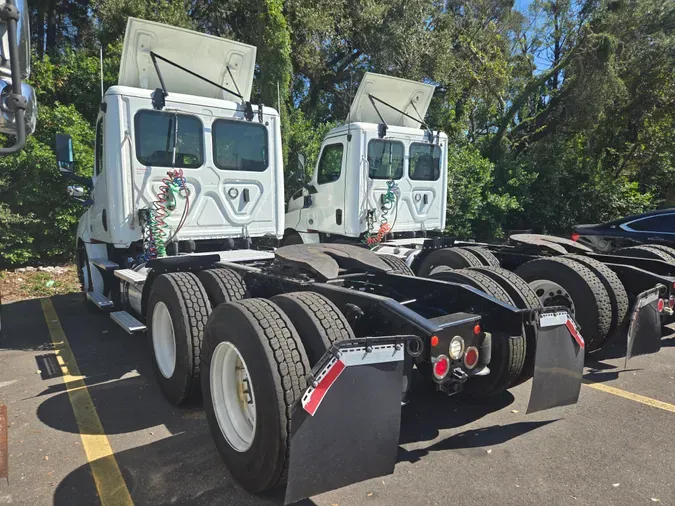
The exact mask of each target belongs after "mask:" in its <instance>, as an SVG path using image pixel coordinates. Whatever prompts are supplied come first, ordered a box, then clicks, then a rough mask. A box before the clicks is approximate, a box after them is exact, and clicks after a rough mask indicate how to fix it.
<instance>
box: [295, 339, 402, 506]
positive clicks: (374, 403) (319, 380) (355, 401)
mask: <svg viewBox="0 0 675 506" xmlns="http://www.w3.org/2000/svg"><path fill="white" fill-rule="evenodd" d="M349 343H351V344H349ZM404 350H405V341H403V342H402V343H400V342H399V343H398V344H396V341H395V340H393V339H392V338H373V339H372V341H370V340H369V343H368V346H364V344H363V342H362V341H361V342H355V341H348V342H346V344H345V343H340V344H339V345H337V346H336V347H335V348H334V350H332V351H329V352H327V353H326V355H324V357H323V358H322V359H321V360H320V361H319V362H318V364H317V365H316V366H315V367H314V369H312V374H313V376H314V378H315V381H314V384H313V386H310V387H309V388H308V389H307V390H306V391H305V393H304V395H303V396H302V398H301V399H300V400H299V401H298V402H297V404H296V405H295V407H294V409H293V414H292V418H291V442H290V444H291V448H290V463H289V469H288V482H287V486H286V498H285V504H291V503H294V502H296V501H299V500H301V499H304V498H307V497H311V496H313V495H316V494H320V493H322V492H327V491H329V490H333V489H336V488H340V487H344V486H346V485H349V484H352V483H356V482H359V481H363V480H367V479H370V478H375V477H378V476H383V475H387V474H391V473H392V472H393V471H394V466H395V464H396V457H397V454H398V438H399V430H400V424H401V397H402V390H403V364H404V361H403V358H404V353H405V351H404Z"/></svg>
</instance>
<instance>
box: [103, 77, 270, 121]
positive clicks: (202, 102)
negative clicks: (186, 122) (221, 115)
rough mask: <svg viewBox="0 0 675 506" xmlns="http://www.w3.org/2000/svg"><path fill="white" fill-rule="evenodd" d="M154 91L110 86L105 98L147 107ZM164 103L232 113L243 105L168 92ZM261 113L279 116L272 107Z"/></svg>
mask: <svg viewBox="0 0 675 506" xmlns="http://www.w3.org/2000/svg"><path fill="white" fill-rule="evenodd" d="M153 93H154V90H147V89H144V88H132V87H130V86H119V85H116V86H111V87H110V88H108V90H107V91H106V92H105V96H106V97H107V96H113V95H122V96H125V97H137V98H145V99H147V100H148V106H149V107H150V106H151V103H150V100H151V98H152V94H153ZM166 103H167V105H168V106H169V107H170V105H169V104H172V103H173V104H187V105H199V106H204V107H217V108H219V109H229V110H232V111H243V110H244V105H243V104H242V103H238V102H233V101H231V100H223V99H220V98H209V97H201V96H197V95H185V94H183V93H174V92H169V95H168V96H167V97H166ZM253 112H254V113H255V114H257V113H258V106H257V105H256V104H253ZM263 113H264V114H265V115H268V116H279V113H278V112H277V110H276V109H274V108H272V107H267V106H263Z"/></svg>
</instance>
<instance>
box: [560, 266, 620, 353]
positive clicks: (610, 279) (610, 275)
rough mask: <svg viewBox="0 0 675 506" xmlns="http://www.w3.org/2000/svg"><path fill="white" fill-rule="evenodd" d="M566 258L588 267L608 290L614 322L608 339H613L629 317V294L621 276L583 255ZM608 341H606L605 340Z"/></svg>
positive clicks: (611, 324) (610, 327)
mask: <svg viewBox="0 0 675 506" xmlns="http://www.w3.org/2000/svg"><path fill="white" fill-rule="evenodd" d="M565 258H571V259H572V260H574V261H576V262H579V263H580V264H582V265H584V266H586V267H588V268H589V269H590V270H591V271H593V274H595V275H596V276H597V277H598V278H599V279H600V281H602V284H603V285H604V287H605V290H607V294H608V295H609V302H610V304H611V305H612V321H611V323H610V325H609V333H608V335H607V339H608V338H611V337H612V336H613V335H614V334H615V333H616V332H617V330H619V328H621V326H622V325H623V324H624V322H625V321H626V318H627V317H628V293H627V292H626V289H625V288H624V286H623V283H621V280H620V279H619V276H617V275H616V273H615V272H614V271H613V270H612V269H610V268H609V267H607V266H606V265H605V264H603V263H602V262H599V261H598V260H596V259H595V258H590V257H586V256H583V255H565ZM605 340H606V339H605Z"/></svg>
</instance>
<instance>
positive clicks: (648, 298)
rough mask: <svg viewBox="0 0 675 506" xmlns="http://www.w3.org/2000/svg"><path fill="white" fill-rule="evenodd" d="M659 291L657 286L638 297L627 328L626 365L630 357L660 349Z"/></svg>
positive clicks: (660, 286)
mask: <svg viewBox="0 0 675 506" xmlns="http://www.w3.org/2000/svg"><path fill="white" fill-rule="evenodd" d="M661 290H662V285H657V286H655V287H654V288H652V289H651V290H647V291H644V292H642V293H641V294H640V295H638V298H637V301H636V302H635V305H634V306H633V311H632V312H631V315H630V325H629V326H628V343H627V345H626V363H628V359H629V358H631V357H635V356H637V355H646V354H648V353H656V352H658V351H659V350H660V349H661V337H662V330H661V317H660V313H659V310H658V304H659V294H660V293H661ZM624 367H625V366H624Z"/></svg>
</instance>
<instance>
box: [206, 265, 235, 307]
mask: <svg viewBox="0 0 675 506" xmlns="http://www.w3.org/2000/svg"><path fill="white" fill-rule="evenodd" d="M197 277H198V278H199V281H201V282H202V285H204V289H205V290H206V293H207V294H208V296H209V300H210V301H211V306H212V307H214V308H215V307H216V306H218V305H220V304H223V303H225V302H232V301H235V300H241V299H245V298H246V297H247V291H246V283H245V282H244V279H243V278H242V277H241V275H240V274H239V273H238V272H236V271H233V270H232V269H226V268H223V269H207V270H204V271H201V272H199V274H197Z"/></svg>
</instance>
